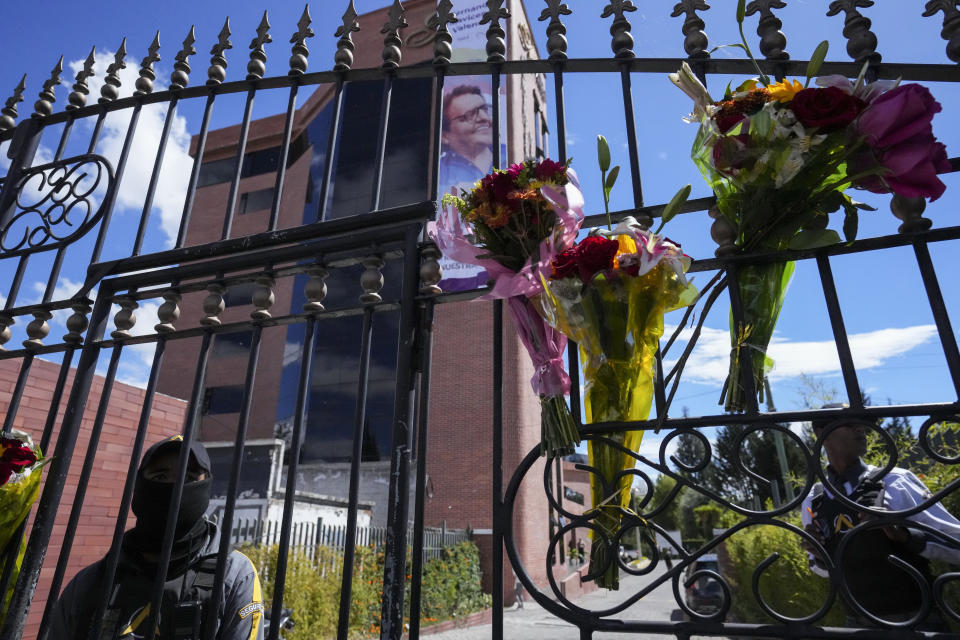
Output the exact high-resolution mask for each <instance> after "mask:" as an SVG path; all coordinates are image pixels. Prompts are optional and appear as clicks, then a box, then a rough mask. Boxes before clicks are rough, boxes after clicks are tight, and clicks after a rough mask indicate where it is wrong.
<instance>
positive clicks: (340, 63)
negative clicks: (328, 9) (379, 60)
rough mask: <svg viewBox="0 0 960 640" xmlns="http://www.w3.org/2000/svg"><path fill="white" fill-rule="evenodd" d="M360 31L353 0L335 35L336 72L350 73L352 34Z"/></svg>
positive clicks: (334, 65)
mask: <svg viewBox="0 0 960 640" xmlns="http://www.w3.org/2000/svg"><path fill="white" fill-rule="evenodd" d="M355 31H360V25H359V23H357V9H356V7H354V6H353V0H350V4H348V5H347V10H346V11H344V12H343V24H342V25H341V26H339V27H337V30H336V32H335V33H334V34H333V35H334V36H336V37H337V38H340V39H339V40H338V41H337V52H336V54H334V56H333V62H334V64H333V70H334V71H349V69H350V67H351V66H353V49H354V44H353V38H352V37H351V35H350V34H352V33H354V32H355Z"/></svg>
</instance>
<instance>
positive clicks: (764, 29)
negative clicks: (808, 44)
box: [744, 0, 790, 60]
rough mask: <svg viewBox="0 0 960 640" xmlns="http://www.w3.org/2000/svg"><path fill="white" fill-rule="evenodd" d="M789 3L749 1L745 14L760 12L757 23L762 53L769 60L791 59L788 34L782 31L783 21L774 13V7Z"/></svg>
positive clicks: (781, 7)
mask: <svg viewBox="0 0 960 640" xmlns="http://www.w3.org/2000/svg"><path fill="white" fill-rule="evenodd" d="M786 6H787V3H786V2H784V1H783V0H750V2H748V3H747V8H746V12H745V13H744V15H745V16H752V15H753V14H755V13H759V14H760V22H759V23H758V24H757V35H758V36H760V53H762V54H763V57H765V58H767V59H768V60H789V59H790V54H789V53H787V51H786V49H787V36H785V35H783V32H782V31H780V29H781V27H783V22H781V21H780V19H779V18H778V17H777V16H776V15H774V13H773V10H774V9H783V8H784V7H786Z"/></svg>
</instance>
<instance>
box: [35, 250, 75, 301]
mask: <svg viewBox="0 0 960 640" xmlns="http://www.w3.org/2000/svg"><path fill="white" fill-rule="evenodd" d="M68 246H69V245H61V246H60V248H58V249H57V253H56V256H54V258H53V265H52V266H51V267H50V277H49V278H47V287H46V289H44V290H43V298H42V301H43V303H44V304H46V303H48V302H50V300H51V299H52V298H53V292H54V289H56V287H57V280H59V279H60V270H61V269H63V257H64V255H65V254H66V252H67V247H68Z"/></svg>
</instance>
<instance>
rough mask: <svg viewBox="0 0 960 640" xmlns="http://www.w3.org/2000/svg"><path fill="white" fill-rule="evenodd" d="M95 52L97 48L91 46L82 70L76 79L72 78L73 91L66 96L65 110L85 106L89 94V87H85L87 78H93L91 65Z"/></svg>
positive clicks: (94, 60)
mask: <svg viewBox="0 0 960 640" xmlns="http://www.w3.org/2000/svg"><path fill="white" fill-rule="evenodd" d="M96 51H97V47H96V46H93V47H91V48H90V53H89V54H87V59H86V60H84V61H83V68H82V69H80V71H78V72H77V76H76V78H74V83H73V91H72V92H71V93H70V95H69V96H67V102H69V104H68V105H67V107H66V108H67V109H69V110H72V109H79V108H80V107H83V106H84V105H86V104H87V94H89V93H90V87H88V86H87V78H90V77H92V76H93V65H94V62H96V58H94V54H95V53H96Z"/></svg>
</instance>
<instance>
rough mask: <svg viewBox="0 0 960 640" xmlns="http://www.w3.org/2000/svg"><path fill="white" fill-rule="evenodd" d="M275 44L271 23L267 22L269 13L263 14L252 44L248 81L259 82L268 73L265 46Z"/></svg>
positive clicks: (248, 65) (248, 64)
mask: <svg viewBox="0 0 960 640" xmlns="http://www.w3.org/2000/svg"><path fill="white" fill-rule="evenodd" d="M269 42H273V38H272V37H271V36H270V22H268V21H267V12H266V11H264V12H263V17H262V18H260V25H259V26H258V27H257V37H256V38H254V39H253V40H252V41H251V42H250V61H249V62H248V63H247V80H259V79H260V78H262V77H263V74H264V73H266V72H267V52H266V51H265V50H264V48H263V45H265V44H267V43H269Z"/></svg>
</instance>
